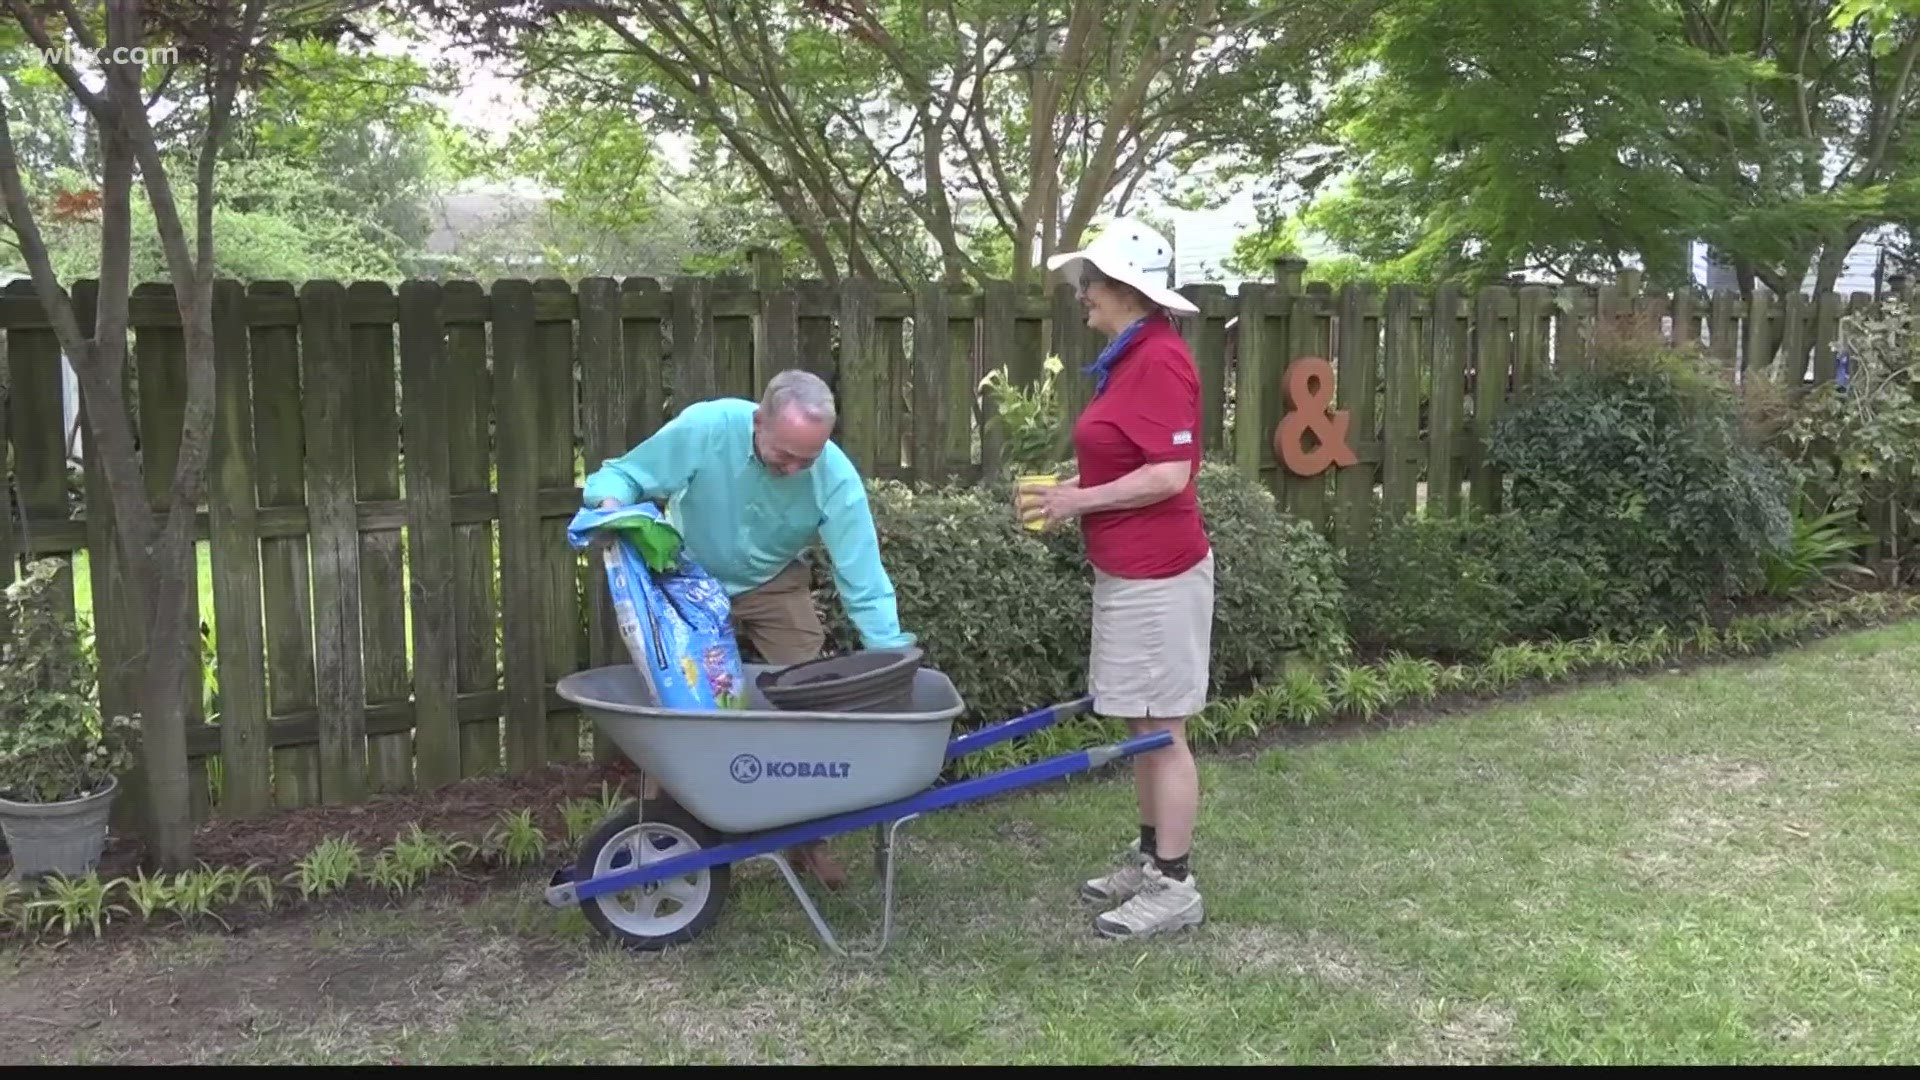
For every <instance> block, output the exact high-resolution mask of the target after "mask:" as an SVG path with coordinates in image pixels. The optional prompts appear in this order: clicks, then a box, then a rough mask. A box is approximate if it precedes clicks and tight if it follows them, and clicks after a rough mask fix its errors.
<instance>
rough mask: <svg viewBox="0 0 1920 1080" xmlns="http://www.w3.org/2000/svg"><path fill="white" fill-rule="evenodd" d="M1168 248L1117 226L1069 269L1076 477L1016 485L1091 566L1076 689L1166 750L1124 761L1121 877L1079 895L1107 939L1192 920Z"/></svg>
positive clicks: (1188, 366)
mask: <svg viewBox="0 0 1920 1080" xmlns="http://www.w3.org/2000/svg"><path fill="white" fill-rule="evenodd" d="M1171 256H1172V252H1171V250H1170V248H1169V247H1168V245H1167V243H1166V241H1165V240H1163V239H1162V238H1161V237H1160V236H1158V235H1157V234H1155V233H1154V232H1153V231H1152V230H1150V229H1148V228H1146V227H1145V226H1142V225H1140V224H1138V223H1136V222H1133V221H1127V220H1122V221H1119V222H1116V223H1115V224H1114V225H1113V226H1112V227H1110V228H1109V229H1108V230H1107V231H1106V232H1105V233H1103V234H1102V235H1101V236H1100V237H1099V238H1098V239H1097V240H1095V241H1094V242H1093V243H1092V244H1090V245H1089V246H1088V247H1087V249H1086V250H1085V251H1076V252H1071V253H1069V254H1066V255H1060V256H1056V257H1054V258H1053V259H1050V260H1049V261H1048V263H1047V267H1048V269H1059V268H1061V267H1063V266H1064V267H1068V274H1069V275H1070V276H1071V278H1072V280H1073V281H1074V283H1075V288H1076V291H1077V292H1078V293H1079V296H1080V303H1081V306H1082V308H1083V309H1084V311H1085V312H1086V320H1087V325H1088V326H1090V327H1092V328H1094V329H1095V330H1098V331H1100V332H1101V333H1103V334H1105V335H1106V336H1107V337H1108V339H1109V340H1108V344H1107V346H1106V348H1105V349H1103V350H1102V351H1101V353H1100V357H1099V359H1098V360H1096V361H1095V362H1094V363H1093V365H1092V366H1091V367H1089V368H1088V369H1087V370H1088V372H1089V373H1090V374H1091V375H1092V376H1093V377H1094V394H1093V400H1092V401H1091V402H1090V403H1089V404H1088V405H1087V408H1086V410H1085V411H1084V412H1083V413H1081V415H1080V418H1079V420H1078V421H1077V422H1076V423H1075V424H1074V428H1073V445H1074V455H1075V458H1076V461H1077V463H1078V465H1079V474H1078V475H1077V476H1076V477H1074V478H1072V479H1070V480H1067V481H1064V482H1063V483H1061V484H1060V485H1058V486H1057V487H1050V488H1048V487H1030V488H1023V489H1022V491H1021V503H1022V507H1023V510H1022V518H1023V520H1033V519H1034V518H1041V519H1043V520H1045V521H1046V522H1047V523H1048V524H1049V525H1052V524H1055V523H1059V522H1064V521H1070V520H1077V521H1079V523H1080V529H1081V533H1082V535H1083V536H1084V537H1085V540H1086V547H1087V561H1088V562H1090V563H1092V564H1093V574H1094V578H1093V642H1092V655H1091V657H1090V659H1089V662H1088V672H1087V681H1088V688H1089V690H1090V691H1091V692H1092V694H1093V697H1094V702H1093V708H1094V711H1095V712H1097V713H1099V714H1100V715H1102V716H1109V717H1121V718H1124V719H1125V720H1126V721H1127V725H1128V727H1129V728H1130V729H1131V731H1132V732H1133V733H1134V734H1136V735H1138V734H1144V733H1146V732H1150V731H1155V730H1161V729H1164V730H1167V731H1169V732H1171V733H1172V734H1173V737H1174V741H1173V745H1172V746H1170V747H1168V748H1167V749H1165V750H1159V751H1155V752H1153V753H1150V754H1142V755H1139V756H1137V757H1135V758H1134V759H1133V762H1134V793H1135V797H1136V798H1137V800H1138V802H1139V809H1140V838H1139V840H1138V842H1137V844H1136V845H1135V846H1134V847H1133V848H1132V849H1131V850H1130V851H1129V852H1128V854H1127V856H1126V857H1125V858H1124V859H1123V861H1122V865H1121V867H1120V868H1119V870H1118V871H1117V872H1115V873H1113V874H1109V875H1107V876H1106V877H1101V878H1095V879H1093V880H1092V881H1088V882H1086V883H1085V884H1083V885H1082V886H1081V888H1080V894H1081V896H1082V897H1083V898H1085V899H1087V900H1090V901H1094V902H1097V903H1103V904H1117V905H1118V906H1117V907H1114V908H1113V909H1112V910H1110V911H1107V912H1105V913H1103V914H1101V915H1100V916H1098V917H1097V918H1095V920H1094V926H1095V928H1096V929H1098V930H1099V932H1100V933H1102V934H1105V935H1107V936H1109V937H1136V936H1144V935H1147V934H1155V933H1160V932H1162V931H1167V930H1178V929H1183V928H1185V927H1189V926H1196V925H1198V924H1199V923H1200V922H1201V921H1202V919H1203V918H1204V909H1203V906H1202V904H1201V900H1200V892H1199V889H1198V887H1197V885H1196V883H1195V881H1194V878H1193V874H1192V872H1191V869H1190V867H1189V854H1190V848H1191V845H1192V836H1193V823H1194V817H1195V814H1196V811H1197V808H1198V804H1199V798H1200V784H1199V777H1198V774H1197V771H1196V770H1195V768H1194V763H1193V754H1192V752H1191V751H1190V750H1189V749H1188V747H1187V741H1186V728H1185V725H1186V720H1187V718H1188V717H1189V716H1192V715H1193V714H1194V713H1197V712H1199V711H1200V709H1201V707H1202V706H1203V705H1205V704H1206V700H1207V673H1208V670H1209V668H1210V662H1211V654H1212V627H1213V549H1212V546H1211V545H1210V544H1209V543H1208V540H1207V531H1206V525H1205V522H1204V521H1203V520H1202V518H1201V515H1200V505H1199V500H1198V498H1197V495H1196V491H1195V481H1196V478H1197V476H1198V474H1199V471H1200V459H1201V440H1200V380H1199V377H1198V375H1197V373H1196V371H1195V368H1194V363H1193V356H1192V354H1191V353H1190V352H1189V351H1188V349H1187V346H1186V342H1185V341H1183V340H1182V339H1181V337H1180V333H1179V331H1178V330H1177V329H1176V328H1175V327H1174V325H1173V322H1172V319H1171V318H1170V317H1169V314H1170V313H1172V312H1178V313H1181V314H1189V315H1191V314H1196V313H1197V311H1198V309H1197V308H1195V307H1194V306H1193V305H1192V304H1191V303H1189V302H1188V301H1187V299H1186V298H1185V297H1182V296H1181V295H1180V294H1179V293H1177V292H1174V291H1173V290H1172V289H1169V288H1167V287H1166V286H1165V285H1164V284H1162V283H1160V282H1159V281H1156V280H1155V278H1156V276H1158V275H1156V274H1154V273H1153V272H1152V271H1150V270H1149V269H1148V268H1150V267H1151V268H1162V269H1163V268H1164V267H1166V266H1167V265H1169V264H1170V263H1171V261H1172V258H1171Z"/></svg>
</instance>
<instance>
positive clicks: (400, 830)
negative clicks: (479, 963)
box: [0, 761, 640, 879]
mask: <svg viewBox="0 0 1920 1080" xmlns="http://www.w3.org/2000/svg"><path fill="white" fill-rule="evenodd" d="M602 784H604V785H606V790H607V791H608V792H612V793H614V794H615V795H616V796H619V797H632V796H638V795H639V793H640V784H639V777H638V775H637V774H636V773H635V771H634V769H633V766H632V765H631V764H629V763H627V762H625V761H620V762H609V763H604V764H592V763H582V764H578V765H572V764H569V765H550V766H548V767H546V768H544V769H540V770H537V771H533V772H526V773H520V774H517V775H510V776H482V777H475V778H473V779H470V780H461V781H459V782H457V783H454V784H450V785H448V786H446V787H442V788H437V789H434V790H432V791H424V790H422V791H407V792H396V793H392V794H384V795H376V796H373V797H372V798H369V799H368V800H367V801H365V802H361V803H355V804H352V805H347V806H304V807H299V808H297V809H289V810H272V811H269V812H268V813H266V814H265V815H263V816H261V817H259V818H255V819H250V820H227V819H221V818H218V817H217V816H216V817H215V818H214V819H213V820H211V821H208V822H207V823H206V824H204V825H202V826H201V827H200V828H199V830H198V831H196V833H195V834H194V838H193V857H194V859H195V860H196V861H199V862H204V863H206V864H207V865H208V866H216V867H217V866H234V867H244V866H247V865H249V864H251V865H254V866H257V867H259V868H260V869H261V870H263V871H265V872H267V873H269V874H272V875H274V876H275V877H278V876H280V875H282V874H285V873H287V872H289V871H291V870H293V869H294V867H295V865H296V864H297V863H298V862H299V861H300V859H302V858H303V857H305V856H306V855H307V853H308V852H310V851H312V850H313V849H314V847H315V846H317V845H318V844H319V843H320V842H321V841H322V840H325V839H327V838H328V837H330V836H346V837H348V838H350V839H352V840H354V841H355V842H357V843H358V844H359V845H360V848H361V850H362V851H363V852H365V854H366V856H367V857H368V858H371V857H372V856H373V854H374V853H375V852H376V851H378V850H380V849H381V848H383V847H386V846H387V845H389V844H391V843H393V841H394V839H395V838H396V837H398V836H401V835H403V834H404V833H406V831H407V829H408V827H409V826H411V825H413V824H414V823H416V822H417V823H419V825H420V828H422V829H424V830H425V831H427V832H430V833H438V834H440V835H442V836H448V837H452V838H454V839H458V840H466V841H469V842H471V843H475V844H477V843H480V842H481V841H482V840H483V839H484V838H485V837H486V835H487V832H488V831H489V830H491V829H492V828H493V827H494V826H495V825H496V824H498V823H499V821H500V815H501V813H502V812H514V813H517V812H519V811H521V810H527V811H531V812H532V814H533V819H534V821H535V822H536V823H538V824H539V826H540V830H541V831H542V832H543V833H545V834H546V836H547V839H548V840H550V841H555V842H563V841H564V840H565V839H566V835H567V832H566V821H565V817H564V816H563V814H562V807H564V806H565V805H566V804H567V803H568V802H569V801H571V800H574V799H588V800H592V801H595V802H598V801H599V800H600V798H601V785H602ZM11 865H12V860H10V859H8V858H7V857H6V856H5V855H4V854H0V874H4V873H5V872H6V871H7V869H9V868H10V867H11ZM143 865H147V864H146V852H145V850H144V845H143V844H142V843H141V840H140V838H139V837H137V836H130V835H126V834H123V833H115V834H114V835H113V836H111V837H110V838H109V839H108V841H107V847H106V850H105V851H104V852H103V853H102V856H101V860H100V869H99V873H100V876H101V877H102V878H104V879H112V878H116V877H122V876H127V875H131V874H134V873H136V872H137V871H138V870H139V869H140V868H141V867H142V866H143Z"/></svg>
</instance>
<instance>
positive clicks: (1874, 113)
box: [1860, 30, 1920, 182]
mask: <svg viewBox="0 0 1920 1080" xmlns="http://www.w3.org/2000/svg"><path fill="white" fill-rule="evenodd" d="M1915 57H1920V30H1916V31H1914V32H1913V36H1911V37H1909V38H1908V39H1907V44H1906V47H1905V48H1903V49H1901V50H1900V59H1899V61H1898V63H1899V69H1900V70H1899V74H1897V75H1895V76H1894V81H1893V90H1892V92H1891V93H1889V94H1888V95H1887V97H1886V108H1885V113H1884V115H1883V114H1882V111H1881V103H1880V102H1878V101H1874V102H1872V104H1871V105H1870V106H1869V108H1870V114H1869V115H1870V116H1871V119H1870V120H1869V121H1868V123H1869V125H1870V126H1869V130H1871V131H1872V132H1873V138H1872V140H1871V143H1870V145H1869V147H1868V149H1867V159H1866V161H1865V163H1864V165H1863V167H1862V169H1861V173H1860V176H1861V179H1862V180H1863V181H1866V182H1872V181H1873V179H1874V178H1875V177H1877V176H1879V175H1880V166H1881V165H1883V164H1885V163H1886V157H1887V147H1888V145H1889V144H1890V142H1891V140H1892V138H1893V129H1894V128H1896V127H1899V126H1900V118H1901V114H1903V113H1904V112H1905V111H1906V102H1905V98H1906V96H1907V84H1908V83H1909V82H1911V81H1912V79H1913V64H1914V59H1915Z"/></svg>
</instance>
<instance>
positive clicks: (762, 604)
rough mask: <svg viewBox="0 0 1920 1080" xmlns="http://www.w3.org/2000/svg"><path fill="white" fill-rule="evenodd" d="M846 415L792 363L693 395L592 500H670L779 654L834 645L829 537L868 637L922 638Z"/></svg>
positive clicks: (610, 471)
mask: <svg viewBox="0 0 1920 1080" xmlns="http://www.w3.org/2000/svg"><path fill="white" fill-rule="evenodd" d="M834 415H835V413H834V404H833V393H832V391H831V390H829V389H828V387H827V384H826V383H824V382H822V381H821V380H820V379H819V377H818V376H815V375H812V374H809V373H808V372H805V371H798V370H794V371H783V372H781V373H780V374H778V375H776V376H774V377H773V379H772V380H771V381H769V382H768V384H767V389H766V392H765V394H764V395H763V396H762V400H761V401H760V403H759V404H758V405H755V404H754V403H753V402H751V401H746V400H743V399H740V398H721V399H718V400H713V401H701V402H696V403H694V404H692V405H689V406H687V407H686V408H685V409H683V410H681V412H680V414H679V415H678V416H675V417H674V418H673V419H672V420H670V421H668V422H667V423H666V424H665V425H663V426H662V427H661V428H660V430H659V431H657V432H655V433H654V434H653V435H652V436H651V437H649V438H648V439H647V440H646V441H645V442H642V443H641V444H640V445H639V446H636V447H634V448H633V449H632V450H630V451H628V452H627V454H626V455H625V456H623V457H619V458H615V459H613V460H611V461H607V462H605V463H603V464H602V465H601V467H600V469H599V470H598V471H596V472H595V473H593V475H591V476H589V477H587V483H586V490H585V492H584V493H583V498H582V501H583V502H584V503H585V505H587V506H592V507H602V508H611V507H618V506H628V505H631V504H633V503H636V502H640V501H642V500H651V499H659V498H667V499H668V500H669V501H668V503H667V520H668V521H670V522H671V523H672V524H673V525H674V526H675V527H676V528H678V529H679V530H680V533H681V535H682V536H683V537H684V538H685V544H686V549H687V553H688V554H689V555H691V556H692V557H693V559H694V561H696V562H698V563H699V564H700V565H701V566H702V567H704V568H705V569H706V570H707V572H708V573H710V574H712V575H713V576H714V577H716V578H718V579H719V580H720V583H721V584H722V585H724V586H725V587H726V590H727V595H728V596H729V597H730V598H731V600H732V607H733V619H734V626H735V629H736V631H738V632H739V633H740V634H741V636H743V637H744V638H746V640H747V643H748V644H750V645H751V646H752V647H753V649H754V651H755V652H757V653H759V654H760V656H761V657H762V658H763V659H764V660H765V661H766V662H767V663H770V664H779V665H785V664H797V663H800V662H802V661H806V660H811V659H813V658H815V657H817V656H818V655H820V652H821V650H822V648H824V647H825V645H826V628H825V627H824V626H822V625H821V623H820V617H819V615H818V614H817V613H816V612H815V611H814V608H813V596H812V591H811V588H810V584H811V574H810V572H809V570H808V568H807V564H806V563H805V562H804V561H803V560H802V558H801V556H802V555H803V554H804V552H805V551H806V549H807V547H808V546H809V545H810V544H811V543H812V542H813V539H814V537H815V536H816V535H817V536H819V538H820V540H821V541H822V543H823V545H824V546H825V548H826V551H827V555H828V556H829V558H830V559H831V560H832V562H833V575H834V583H835V585H836V586H837V588H838V590H839V593H840V602H841V604H842V605H844V606H845V608H846V611H847V616H848V618H849V619H851V620H852V622H853V624H854V627H855V628H856V629H857V630H858V631H859V634H860V640H861V643H862V644H863V645H865V647H867V648H869V649H897V648H902V647H905V646H908V645H912V644H913V643H914V640H915V639H914V637H913V635H911V634H908V633H905V632H903V631H902V630H901V629H900V616H899V612H898V609H897V607H896V605H895V603H894V594H893V582H892V581H891V580H890V579H889V578H888V577H887V572H886V569H885V568H884V567H882V566H881V564H880V542H879V538H878V537H877V536H876V535H875V533H874V528H873V515H872V512H871V510H870V509H869V507H868V505H867V491H866V487H865V485H864V484H863V483H862V482H861V479H860V474H859V472H858V471H857V470H856V469H855V468H854V466H853V462H852V461H851V460H849V459H848V457H847V455H846V454H845V452H843V451H842V450H841V449H840V448H839V447H838V446H836V445H834V443H833V442H832V439H831V436H832V435H833V424H834ZM798 854H800V855H801V856H802V858H803V861H804V862H811V863H812V865H813V868H814V871H815V873H816V874H818V875H819V876H820V877H821V878H822V879H823V880H826V881H827V882H828V883H829V884H836V883H837V881H836V880H835V879H836V878H840V877H842V876H843V874H842V872H841V871H840V870H839V869H838V867H836V866H833V865H832V864H831V860H828V859H827V858H826V856H825V852H824V851H823V850H820V849H819V848H818V847H815V848H814V849H813V850H811V851H809V852H801V853H798Z"/></svg>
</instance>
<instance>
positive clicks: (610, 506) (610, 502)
mask: <svg viewBox="0 0 1920 1080" xmlns="http://www.w3.org/2000/svg"><path fill="white" fill-rule="evenodd" d="M600 509H602V510H618V509H620V500H619V499H601V500H600Z"/></svg>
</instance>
